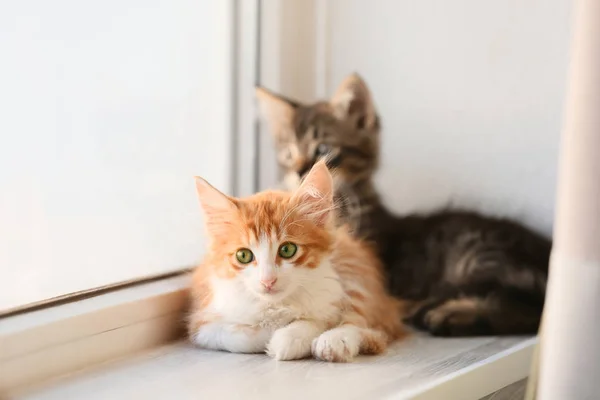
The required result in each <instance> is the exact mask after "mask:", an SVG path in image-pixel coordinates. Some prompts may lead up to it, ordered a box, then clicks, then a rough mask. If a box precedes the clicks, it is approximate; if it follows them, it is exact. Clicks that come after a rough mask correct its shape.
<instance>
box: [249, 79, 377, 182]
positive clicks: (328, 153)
mask: <svg viewBox="0 0 600 400" xmlns="http://www.w3.org/2000/svg"><path fill="white" fill-rule="evenodd" d="M257 96H258V99H259V102H260V104H261V110H262V114H263V116H264V117H265V119H266V120H267V122H268V125H269V129H270V130H271V132H272V133H273V135H274V137H275V142H276V146H277V159H278V162H279V164H280V165H281V166H282V167H283V169H284V171H285V174H286V177H285V180H286V183H287V184H288V187H291V188H293V187H297V185H298V184H299V182H300V180H301V179H302V178H303V177H304V176H305V174H306V173H307V172H308V171H309V170H310V168H311V167H312V166H313V165H314V164H315V163H316V162H317V161H319V160H321V159H326V161H327V165H328V166H329V167H330V168H334V169H335V170H336V178H338V179H340V180H341V182H340V183H342V184H350V185H352V184H354V183H356V182H358V181H361V180H364V179H368V178H370V177H371V175H372V174H373V173H374V172H375V170H376V168H377V163H378V159H379V123H378V118H377V115H376V113H375V109H374V106H373V102H372V100H371V96H370V93H369V91H368V89H367V87H366V85H365V83H364V82H363V81H362V79H361V78H359V77H358V76H357V75H352V76H351V77H349V78H348V79H346V81H344V82H343V83H342V85H341V86H340V88H339V89H338V91H337V93H336V94H335V95H334V96H333V98H332V100H331V101H330V102H319V103H316V104H313V105H300V104H298V103H295V102H293V101H290V100H287V99H285V98H283V97H281V96H276V95H274V94H272V93H270V92H268V91H266V90H264V89H257Z"/></svg>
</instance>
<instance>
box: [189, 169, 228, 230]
mask: <svg viewBox="0 0 600 400" xmlns="http://www.w3.org/2000/svg"><path fill="white" fill-rule="evenodd" d="M195 180H196V191H197V192H198V199H199V200H200V206H201V208H202V210H203V211H204V215H205V216H206V219H205V224H206V228H207V230H208V231H209V232H212V231H213V228H214V227H215V226H218V225H220V224H223V222H224V221H227V220H228V219H230V218H231V213H232V212H235V211H237V209H238V208H237V205H236V204H235V201H234V200H233V199H231V198H230V197H228V196H226V195H224V194H223V193H221V192H220V191H219V190H217V189H216V188H215V187H213V186H212V185H211V184H210V183H208V182H207V181H206V180H204V179H202V178H200V177H198V176H197V177H196V178H195Z"/></svg>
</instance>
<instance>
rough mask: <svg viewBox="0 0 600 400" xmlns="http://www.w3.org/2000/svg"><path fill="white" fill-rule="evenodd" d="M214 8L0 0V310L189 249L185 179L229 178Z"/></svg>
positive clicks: (161, 263) (154, 268) (225, 6)
mask: <svg viewBox="0 0 600 400" xmlns="http://www.w3.org/2000/svg"><path fill="white" fill-rule="evenodd" d="M230 7H231V2H230V1H219V2H217V1H195V0H106V1H96V2H93V1H92V2H90V1H76V0H55V1H51V2H48V1H44V0H26V1H5V2H1V3H0V54H1V55H2V56H1V59H2V60H1V61H0V88H1V89H0V114H1V117H0V137H1V145H0V309H4V308H8V307H12V306H17V305H20V304H23V303H28V302H32V301H37V300H41V299H45V298H48V297H52V296H57V295H61V294H64V293H68V292H73V291H77V290H82V289H89V288H93V287H96V286H100V285H104V284H109V283H113V282H117V281H122V280H126V279H131V278H136V277H141V276H146V275H150V274H155V273H158V272H165V271H169V270H174V269H178V268H182V267H186V266H190V265H192V264H193V263H195V262H196V261H197V260H198V258H199V256H200V254H201V252H202V234H201V232H202V225H201V219H200V218H201V217H200V211H199V209H198V206H197V201H196V194H195V189H194V184H193V179H192V176H193V175H202V176H204V177H206V178H207V179H209V180H210V181H211V182H212V183H213V184H214V185H215V186H217V187H218V188H220V189H222V190H229V189H230V183H231V182H230V181H231V176H230V172H231V171H230V169H231V168H230V165H231V158H230V148H231V143H230V136H229V129H230V114H229V112H230V106H231V99H230V95H231V84H232V82H231V79H230V75H229V73H230V71H231V59H230V56H231V37H230V31H231V21H232V14H231V8H230ZM209 137H210V139H209Z"/></svg>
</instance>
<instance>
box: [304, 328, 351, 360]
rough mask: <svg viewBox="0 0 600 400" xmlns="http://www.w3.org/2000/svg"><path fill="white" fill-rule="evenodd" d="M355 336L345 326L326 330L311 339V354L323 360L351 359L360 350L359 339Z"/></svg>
mask: <svg viewBox="0 0 600 400" xmlns="http://www.w3.org/2000/svg"><path fill="white" fill-rule="evenodd" d="M355 336H356V335H355V334H354V332H350V331H347V330H346V329H345V328H336V329H332V330H330V331H327V332H325V333H323V334H322V335H321V336H319V337H318V338H316V339H315V340H314V341H313V343H312V354H313V356H314V357H315V358H318V359H319V360H323V361H329V362H348V361H352V359H353V358H354V357H355V356H357V355H358V353H359V350H360V341H359V340H357V338H356V337H355Z"/></svg>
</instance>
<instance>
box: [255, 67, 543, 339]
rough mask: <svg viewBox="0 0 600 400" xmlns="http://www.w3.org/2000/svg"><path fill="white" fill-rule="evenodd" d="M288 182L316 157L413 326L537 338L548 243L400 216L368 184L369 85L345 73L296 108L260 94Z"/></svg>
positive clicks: (515, 229)
mask: <svg viewBox="0 0 600 400" xmlns="http://www.w3.org/2000/svg"><path fill="white" fill-rule="evenodd" d="M257 97H258V100H259V104H260V106H261V107H260V108H261V112H262V115H263V117H264V119H265V120H266V122H267V123H268V125H269V128H270V130H271V132H272V133H273V136H274V138H275V143H276V146H277V153H278V161H279V163H280V165H281V166H282V167H283V169H284V171H285V183H286V186H287V187H288V188H295V187H297V186H298V185H299V183H300V182H301V179H302V177H303V176H304V175H305V173H306V171H308V170H309V169H310V167H311V166H312V165H313V164H314V163H315V162H316V161H317V160H320V159H327V164H328V165H329V166H330V167H332V168H335V169H336V176H337V181H336V202H337V203H339V204H340V205H341V207H340V209H339V213H338V214H339V220H340V221H341V222H343V223H345V224H347V225H348V226H350V227H351V229H352V232H353V234H354V235H355V237H359V238H361V239H363V240H368V241H371V242H372V243H373V245H374V246H375V248H376V250H377V252H378V255H379V257H380V259H381V260H382V262H383V264H384V266H385V269H386V272H387V278H388V288H389V290H390V291H391V292H392V293H393V294H394V295H395V296H397V297H398V298H401V299H404V300H410V301H412V302H413V304H414V309H413V312H412V317H411V318H410V319H409V321H410V322H411V323H412V324H413V325H414V326H416V327H418V328H421V329H424V330H427V331H429V332H431V333H432V334H435V335H442V336H464V335H482V334H520V333H535V332H536V330H537V327H538V324H539V320H540V316H541V312H542V309H543V305H544V296H545V289H546V280H547V276H548V260H549V254H550V248H551V243H550V241H549V240H548V239H547V238H545V237H543V236H541V235H539V234H537V233H535V232H532V231H531V230H529V229H527V228H526V227H524V226H522V225H521V224H520V223H518V222H516V221H510V220H506V219H496V218H490V217H487V216H483V215H480V214H477V213H474V212H468V211H461V210H440V211H438V212H434V213H431V214H429V215H404V216H396V215H393V214H392V213H390V212H389V211H388V210H387V208H386V207H385V206H384V204H383V203H382V201H381V199H380V197H379V195H378V193H377V191H376V189H375V186H374V183H373V175H374V173H375V171H376V170H377V166H378V163H379V151H380V123H379V118H378V117H377V113H376V111H375V106H374V102H373V100H372V98H371V94H370V92H369V90H368V88H367V85H366V84H365V82H364V81H363V80H362V79H361V78H360V77H359V76H357V75H352V76H350V77H348V78H347V79H346V80H345V81H344V82H343V83H342V84H341V85H340V87H339V89H338V90H337V91H336V93H335V94H334V96H333V97H332V98H331V100H329V101H320V102H317V103H315V104H308V105H306V104H300V103H298V102H295V101H292V100H289V99H286V98H284V97H282V96H278V95H276V94H273V93H271V92H269V91H267V90H265V89H263V88H258V89H257Z"/></svg>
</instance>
